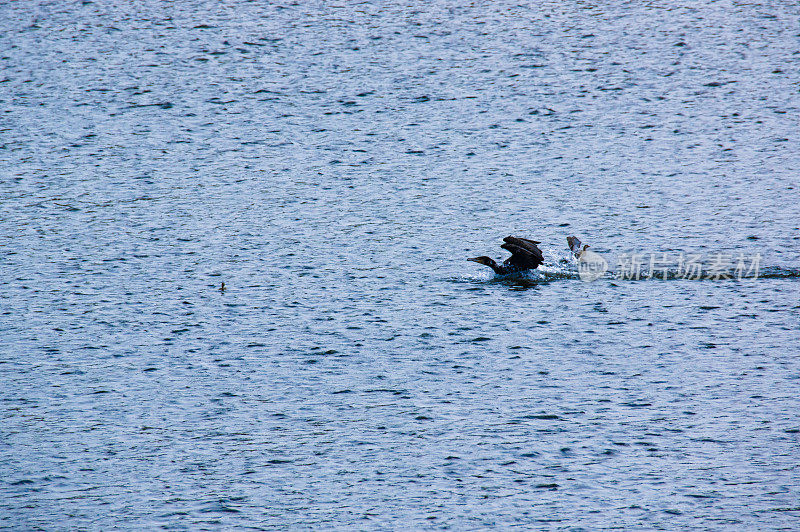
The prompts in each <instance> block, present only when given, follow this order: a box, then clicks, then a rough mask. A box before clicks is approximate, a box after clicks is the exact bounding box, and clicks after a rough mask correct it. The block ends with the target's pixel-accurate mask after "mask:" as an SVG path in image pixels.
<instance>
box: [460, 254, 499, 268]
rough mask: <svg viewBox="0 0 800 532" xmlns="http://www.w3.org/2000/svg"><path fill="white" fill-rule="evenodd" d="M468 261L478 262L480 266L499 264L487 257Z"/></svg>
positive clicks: (483, 256)
mask: <svg viewBox="0 0 800 532" xmlns="http://www.w3.org/2000/svg"><path fill="white" fill-rule="evenodd" d="M467 260H471V261H472V262H477V263H478V264H483V265H484V266H492V265H493V264H497V263H496V262H495V261H494V259H492V258H491V257H487V256H485V255H482V256H480V257H474V258H471V259H467Z"/></svg>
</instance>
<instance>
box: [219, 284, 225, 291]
mask: <svg viewBox="0 0 800 532" xmlns="http://www.w3.org/2000/svg"><path fill="white" fill-rule="evenodd" d="M219 291H220V292H224V291H225V283H222V285H220V287H219Z"/></svg>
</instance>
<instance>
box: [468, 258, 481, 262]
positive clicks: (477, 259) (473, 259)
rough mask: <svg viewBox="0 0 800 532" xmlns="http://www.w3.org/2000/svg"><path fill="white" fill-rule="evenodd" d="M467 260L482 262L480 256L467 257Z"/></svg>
mask: <svg viewBox="0 0 800 532" xmlns="http://www.w3.org/2000/svg"><path fill="white" fill-rule="evenodd" d="M467 260H471V261H472V262H480V259H479V258H478V257H473V258H471V259H467Z"/></svg>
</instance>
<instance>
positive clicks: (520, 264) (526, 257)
mask: <svg viewBox="0 0 800 532" xmlns="http://www.w3.org/2000/svg"><path fill="white" fill-rule="evenodd" d="M503 242H504V244H503V245H502V246H500V247H501V248H503V249H507V250H508V251H510V252H511V256H510V257H509V258H507V259H506V260H505V261H504V262H503V264H506V265H508V266H513V267H514V268H517V269H518V270H534V269H536V268H538V267H539V265H540V264H542V263H543V262H544V257H543V256H542V250H541V249H539V248H538V247H537V246H536V244H538V243H539V242H536V241H535V240H528V239H527V238H517V237H515V236H507V237H505V238H504V239H503Z"/></svg>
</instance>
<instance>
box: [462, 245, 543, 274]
mask: <svg viewBox="0 0 800 532" xmlns="http://www.w3.org/2000/svg"><path fill="white" fill-rule="evenodd" d="M503 242H504V243H503V245H501V246H500V247H501V248H503V249H507V250H508V251H510V252H511V256H510V257H509V258H507V259H506V260H504V261H503V263H502V264H497V262H495V261H494V259H492V258H490V257H487V256H480V257H475V258H472V259H467V260H471V261H472V262H477V263H478V264H483V265H484V266H489V267H490V268H491V269H493V270H494V273H496V274H497V275H507V274H509V273H518V272H524V271H527V270H535V269H536V268H538V267H539V265H540V264H542V263H543V262H544V257H542V250H541V249H539V248H538V247H537V246H536V244H539V242H537V241H535V240H528V239H526V238H517V237H515V236H507V237H505V238H504V239H503Z"/></svg>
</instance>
